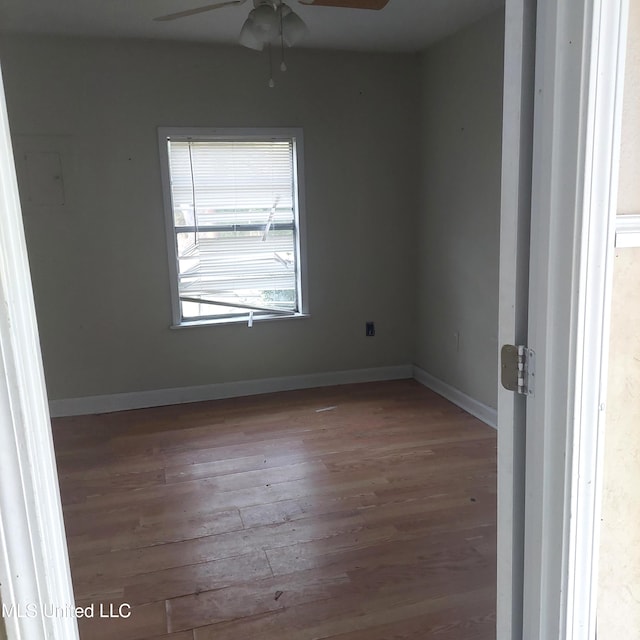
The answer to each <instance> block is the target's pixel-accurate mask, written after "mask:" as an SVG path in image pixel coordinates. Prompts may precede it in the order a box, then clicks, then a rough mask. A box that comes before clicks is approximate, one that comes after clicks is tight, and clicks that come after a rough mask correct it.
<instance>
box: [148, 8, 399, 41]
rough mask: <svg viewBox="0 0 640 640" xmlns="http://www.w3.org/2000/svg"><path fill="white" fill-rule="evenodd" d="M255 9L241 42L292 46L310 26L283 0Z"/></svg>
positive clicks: (186, 13) (173, 16) (182, 14)
mask: <svg viewBox="0 0 640 640" xmlns="http://www.w3.org/2000/svg"><path fill="white" fill-rule="evenodd" d="M246 1H247V0H226V1H225V2H217V3H215V4H208V5H205V6H202V7H196V8H195V9H187V10H185V11H178V12H177V13H170V14H168V15H166V16H160V17H158V18H154V20H156V21H159V22H164V21H169V20H177V19H178V18H186V17H187V16H192V15H195V14H197V13H204V12H205V11H213V10H214V9H222V8H223V7H229V6H233V5H236V6H238V5H241V4H244V3H245V2H246ZM298 1H299V2H300V4H303V5H307V6H316V7H340V8H344V9H370V10H376V11H379V10H380V9H383V8H384V7H385V6H386V5H387V3H388V2H389V0H298ZM253 7H254V8H253V9H252V10H251V11H250V12H249V16H248V17H247V19H246V20H245V22H244V24H243V25H242V29H241V31H240V44H241V45H243V46H245V47H249V48H250V49H256V50H258V51H262V50H263V49H264V47H265V45H269V44H271V43H276V42H280V43H281V44H282V45H283V46H284V45H286V46H288V47H291V46H293V45H294V44H296V43H297V42H299V41H300V40H301V39H302V38H303V37H304V36H305V35H306V34H307V33H308V28H307V25H306V24H305V23H304V22H303V20H302V18H300V16H298V14H296V13H295V12H294V11H293V10H292V9H291V7H289V5H287V4H285V3H284V2H283V0H253Z"/></svg>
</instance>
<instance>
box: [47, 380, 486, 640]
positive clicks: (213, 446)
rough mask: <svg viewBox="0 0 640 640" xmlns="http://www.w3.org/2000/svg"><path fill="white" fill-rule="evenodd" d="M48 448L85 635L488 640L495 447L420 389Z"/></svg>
mask: <svg viewBox="0 0 640 640" xmlns="http://www.w3.org/2000/svg"><path fill="white" fill-rule="evenodd" d="M54 439H55V446H56V455H57V460H58V469H59V477H60V488H61V494H62V501H63V509H64V517H65V524H66V530H67V538H68V544H69V555H70V559H71V568H72V577H73V583H74V588H75V594H76V600H77V604H78V605H79V606H84V607H87V606H90V605H91V604H93V605H94V610H95V611H96V614H95V615H94V617H92V618H86V619H80V620H79V624H80V632H81V638H82V640H107V639H114V640H152V639H153V640H161V639H164V640H247V639H249V638H256V639H257V640H320V639H331V640H391V639H393V640H423V639H427V638H435V639H438V640H495V615H494V614H495V564H496V552H495V551H496V550H495V544H496V540H495V534H496V527H495V522H496V457H495V454H496V434H495V431H494V430H493V429H491V428H489V427H487V426H486V425H484V424H483V423H481V422H479V421H478V420H476V419H475V418H473V417H471V416H469V415H468V414H466V413H464V412H463V411H461V410H460V409H458V408H457V407H455V406H454V405H452V404H450V403H449V402H447V401H446V400H444V399H443V398H441V397H439V396H437V395H436V394H434V393H432V392H430V391H429V390H427V389H425V388H424V387H422V386H421V385H419V384H418V383H416V382H414V381H409V380H405V381H394V382H384V383H372V384H359V385H347V386H341V387H332V388H322V389H311V390H305V391H294V392H287V393H278V394H271V395H265V396H254V397H250V398H237V399H231V400H221V401H216V402H205V403H198V404H191V405H179V406H171V407H163V408H157V409H144V410H138V411H128V412H120V413H113V414H105V415H100V416H82V417H73V418H64V419H56V420H55V421H54ZM122 603H126V604H128V605H130V606H131V615H130V616H129V617H128V618H124V617H119V618H118V617H114V618H100V617H98V613H97V612H98V611H99V606H100V605H102V607H103V611H106V612H109V611H114V612H117V611H118V607H119V605H120V604H122ZM110 606H111V607H112V609H109V607H110ZM122 611H123V613H126V612H127V611H128V609H123V610H122Z"/></svg>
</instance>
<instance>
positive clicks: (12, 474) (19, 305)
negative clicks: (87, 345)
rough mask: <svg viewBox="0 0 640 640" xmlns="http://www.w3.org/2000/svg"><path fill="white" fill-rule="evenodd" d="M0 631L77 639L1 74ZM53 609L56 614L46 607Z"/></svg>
mask: <svg viewBox="0 0 640 640" xmlns="http://www.w3.org/2000/svg"><path fill="white" fill-rule="evenodd" d="M0 296H1V299H2V304H1V305H0V596H1V597H0V599H1V600H2V605H1V606H2V610H1V611H0V636H2V628H1V627H2V623H4V627H5V631H6V635H7V638H8V640H18V639H20V640H27V639H28V640H45V639H50V640H51V639H55V640H76V639H77V638H78V626H77V622H76V618H75V616H74V615H72V612H71V611H69V607H72V606H73V603H74V598H73V588H72V585H71V574H70V571H69V558H68V551H67V541H66V537H65V532H64V523H63V519H62V507H61V503H60V492H59V489H58V476H57V471H56V464H55V457H54V451H53V438H52V434H51V422H50V420H49V408H48V404H47V394H46V389H45V383H44V375H43V369H42V356H41V352H40V342H39V339H38V328H37V324H36V315H35V308H34V303H33V292H32V287H31V274H30V272H29V264H28V261H27V249H26V245H25V239H24V231H23V226H22V215H21V211H20V200H19V197H18V184H17V180H16V172H15V166H14V159H13V151H12V148H11V138H10V134H9V122H8V116H7V106H6V100H5V95H4V88H3V84H2V77H1V74H0ZM54 613H57V615H54Z"/></svg>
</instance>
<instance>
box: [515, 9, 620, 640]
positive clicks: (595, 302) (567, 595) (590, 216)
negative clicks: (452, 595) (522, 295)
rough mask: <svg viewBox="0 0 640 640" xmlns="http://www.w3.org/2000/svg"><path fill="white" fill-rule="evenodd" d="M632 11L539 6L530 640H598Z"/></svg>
mask: <svg viewBox="0 0 640 640" xmlns="http://www.w3.org/2000/svg"><path fill="white" fill-rule="evenodd" d="M627 16H628V6H627V0H574V1H572V2H566V1H565V0H551V1H548V2H544V1H540V2H539V3H538V16H537V45H536V84H535V98H534V100H535V103H534V104H535V107H534V111H535V115H534V144H533V180H532V202H531V244H530V250H531V261H530V281H529V329H528V338H529V340H528V346H529V347H530V348H531V349H533V350H534V352H535V354H536V355H535V394H534V395H533V396H530V397H529V398H528V399H527V419H526V422H527V426H526V442H527V446H526V462H525V468H526V471H525V476H526V478H525V527H524V530H525V539H524V558H525V564H524V588H523V636H524V637H525V638H527V639H528V640H529V639H531V640H537V639H539V640H543V639H546V638H559V639H560V640H565V639H566V640H578V639H580V640H593V638H595V621H596V596H597V559H598V550H599V548H598V538H599V510H600V493H601V487H602V454H603V427H604V413H605V404H606V379H607V362H608V333H609V309H610V295H611V271H612V260H613V249H614V225H615V214H616V202H617V182H618V181H617V173H618V164H619V146H620V145H619V141H620V127H621V120H622V87H623V80H624V56H625V45H626V25H627Z"/></svg>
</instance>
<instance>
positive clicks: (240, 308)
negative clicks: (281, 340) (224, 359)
mask: <svg viewBox="0 0 640 640" xmlns="http://www.w3.org/2000/svg"><path fill="white" fill-rule="evenodd" d="M159 136H160V156H161V162H162V174H163V186H164V193H165V211H166V222H167V236H168V237H167V240H168V242H167V244H168V248H169V264H170V272H171V278H172V300H173V313H174V324H177V325H185V324H190V323H198V324H201V323H206V322H220V321H233V320H238V319H242V320H248V322H249V324H251V323H252V322H253V320H254V319H260V318H274V317H288V316H299V315H302V314H304V312H305V310H306V309H305V306H304V304H303V284H304V282H303V281H304V262H303V256H302V254H301V247H302V246H303V243H302V241H301V240H302V238H301V231H302V229H301V224H300V220H301V215H300V207H299V201H301V200H302V198H301V197H300V195H301V194H300V192H301V179H300V167H301V158H302V132H301V131H300V130H298V129H296V130H283V129H276V130H273V129H269V130H265V129H257V130H241V131H237V130H228V129H216V130H201V129H165V128H162V129H160V130H159Z"/></svg>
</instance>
